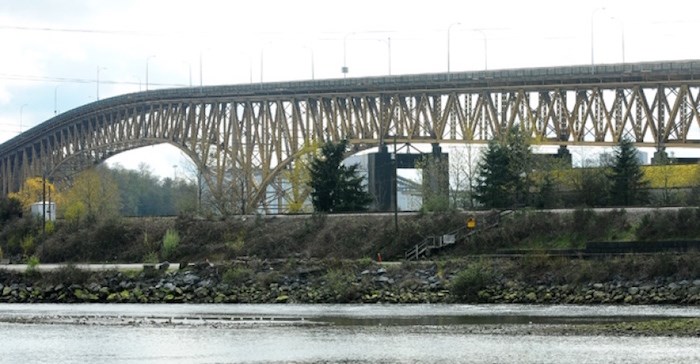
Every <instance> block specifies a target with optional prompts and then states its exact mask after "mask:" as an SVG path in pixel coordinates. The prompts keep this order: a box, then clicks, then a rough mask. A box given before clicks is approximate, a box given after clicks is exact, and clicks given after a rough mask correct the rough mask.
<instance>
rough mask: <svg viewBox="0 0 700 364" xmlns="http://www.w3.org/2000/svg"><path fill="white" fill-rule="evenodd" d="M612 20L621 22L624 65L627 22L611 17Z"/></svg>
mask: <svg viewBox="0 0 700 364" xmlns="http://www.w3.org/2000/svg"><path fill="white" fill-rule="evenodd" d="M610 19H612V20H617V21H619V22H620V48H621V49H622V63H625V22H624V21H623V20H622V18H616V17H611V18H610Z"/></svg>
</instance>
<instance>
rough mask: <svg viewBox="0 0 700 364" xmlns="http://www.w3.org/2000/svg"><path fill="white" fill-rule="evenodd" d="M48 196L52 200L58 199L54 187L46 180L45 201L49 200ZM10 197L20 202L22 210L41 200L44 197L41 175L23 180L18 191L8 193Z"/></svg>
mask: <svg viewBox="0 0 700 364" xmlns="http://www.w3.org/2000/svg"><path fill="white" fill-rule="evenodd" d="M49 196H50V197H51V200H52V201H56V200H57V199H58V197H59V196H58V195H57V194H56V187H55V186H54V185H53V184H52V183H50V182H49V181H46V201H47V202H48V201H49ZM8 197H10V198H16V199H18V200H19V201H20V202H21V203H22V208H23V209H24V210H29V209H30V208H31V206H32V204H33V203H35V202H41V200H42V199H43V198H44V179H43V178H42V177H30V178H27V180H25V181H24V183H23V184H22V187H21V188H20V190H19V192H14V193H10V194H9V195H8Z"/></svg>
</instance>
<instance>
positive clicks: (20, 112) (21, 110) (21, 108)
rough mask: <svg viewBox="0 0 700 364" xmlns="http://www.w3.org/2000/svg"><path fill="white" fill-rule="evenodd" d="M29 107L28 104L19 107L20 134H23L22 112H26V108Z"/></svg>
mask: <svg viewBox="0 0 700 364" xmlns="http://www.w3.org/2000/svg"><path fill="white" fill-rule="evenodd" d="M25 106H28V104H22V106H20V107H19V133H20V134H22V112H23V111H24V107H25Z"/></svg>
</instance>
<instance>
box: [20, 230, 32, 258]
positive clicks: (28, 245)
mask: <svg viewBox="0 0 700 364" xmlns="http://www.w3.org/2000/svg"><path fill="white" fill-rule="evenodd" d="M20 246H21V247H22V253H24V255H27V256H29V254H31V253H34V236H32V235H27V236H25V237H24V238H22V242H21V243H20Z"/></svg>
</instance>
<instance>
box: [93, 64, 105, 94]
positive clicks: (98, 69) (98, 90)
mask: <svg viewBox="0 0 700 364" xmlns="http://www.w3.org/2000/svg"><path fill="white" fill-rule="evenodd" d="M106 69H107V67H100V66H97V78H96V79H95V81H96V82H95V83H96V84H97V90H96V91H97V92H96V98H97V101H100V70H106Z"/></svg>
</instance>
